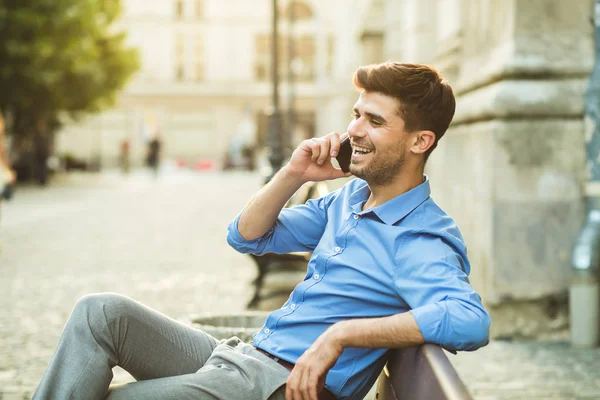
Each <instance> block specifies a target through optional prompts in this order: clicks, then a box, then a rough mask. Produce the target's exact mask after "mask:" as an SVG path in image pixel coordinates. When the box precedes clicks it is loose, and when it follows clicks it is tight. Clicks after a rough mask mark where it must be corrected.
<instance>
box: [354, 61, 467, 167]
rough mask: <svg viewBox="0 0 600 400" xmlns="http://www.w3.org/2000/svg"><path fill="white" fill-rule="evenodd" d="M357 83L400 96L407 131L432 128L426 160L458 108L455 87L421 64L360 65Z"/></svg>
mask: <svg viewBox="0 0 600 400" xmlns="http://www.w3.org/2000/svg"><path fill="white" fill-rule="evenodd" d="M353 80H354V86H356V87H357V88H358V89H361V90H365V91H367V92H379V93H382V94H385V95H387V96H390V97H393V98H395V99H397V100H398V101H399V103H400V108H399V110H398V114H399V115H400V116H401V117H402V119H403V120H404V124H405V129H406V130H407V131H408V132H414V131H419V130H429V131H432V132H433V133H434V134H435V142H434V143H433V146H431V147H430V148H429V150H427V152H426V153H425V161H427V159H428V158H429V155H430V154H431V152H432V151H433V150H434V149H435V148H436V147H437V144H438V141H439V140H440V139H441V138H442V136H444V133H446V130H447V129H448V125H450V121H452V117H453V116H454V110H455V108H456V102H455V100H454V93H453V92H452V88H451V87H450V85H449V84H448V82H446V81H445V80H444V78H443V77H442V75H441V74H440V73H438V72H437V71H436V70H435V69H434V68H432V67H430V66H427V65H422V64H401V63H395V62H385V63H382V64H371V65H365V66H362V67H359V68H358V69H357V70H356V72H355V73H354V79H353Z"/></svg>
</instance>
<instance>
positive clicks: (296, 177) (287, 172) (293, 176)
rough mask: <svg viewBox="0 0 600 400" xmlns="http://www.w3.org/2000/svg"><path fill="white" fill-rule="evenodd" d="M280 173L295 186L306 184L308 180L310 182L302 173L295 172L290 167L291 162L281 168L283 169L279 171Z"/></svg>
mask: <svg viewBox="0 0 600 400" xmlns="http://www.w3.org/2000/svg"><path fill="white" fill-rule="evenodd" d="M279 175H280V176H281V178H282V179H283V180H284V181H285V182H287V183H289V184H292V185H294V186H298V187H300V186H302V185H304V184H305V183H306V182H308V181H307V180H306V179H304V178H303V177H302V174H299V173H296V172H294V171H293V170H292V169H291V168H290V165H289V164H286V165H285V166H284V167H283V168H281V170H280V171H279Z"/></svg>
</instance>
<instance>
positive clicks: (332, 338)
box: [327, 321, 348, 350]
mask: <svg viewBox="0 0 600 400" xmlns="http://www.w3.org/2000/svg"><path fill="white" fill-rule="evenodd" d="M345 328H346V321H340V322H337V323H335V324H333V325H332V326H331V327H330V328H329V329H328V330H327V339H328V341H329V342H330V343H331V345H333V346H334V347H338V348H340V349H341V350H343V349H344V348H346V347H348V346H347V344H346V329H345Z"/></svg>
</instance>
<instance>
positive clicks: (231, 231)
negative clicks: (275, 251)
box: [227, 213, 262, 253]
mask: <svg viewBox="0 0 600 400" xmlns="http://www.w3.org/2000/svg"><path fill="white" fill-rule="evenodd" d="M241 216H242V213H240V214H239V215H238V216H237V217H235V219H234V220H233V222H232V223H231V224H229V227H228V228H227V231H228V233H227V243H229V245H230V246H231V247H233V248H234V249H236V250H237V251H239V252H240V253H252V252H256V251H257V250H258V247H259V244H260V241H261V239H262V238H257V239H254V240H246V239H244V237H243V236H242V235H240V231H239V230H238V224H239V221H240V217H241Z"/></svg>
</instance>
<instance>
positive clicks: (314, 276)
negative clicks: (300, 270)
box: [313, 274, 321, 280]
mask: <svg viewBox="0 0 600 400" xmlns="http://www.w3.org/2000/svg"><path fill="white" fill-rule="evenodd" d="M320 277H321V275H319V274H314V275H313V278H314V279H315V280H318V279H319V278H320Z"/></svg>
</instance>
